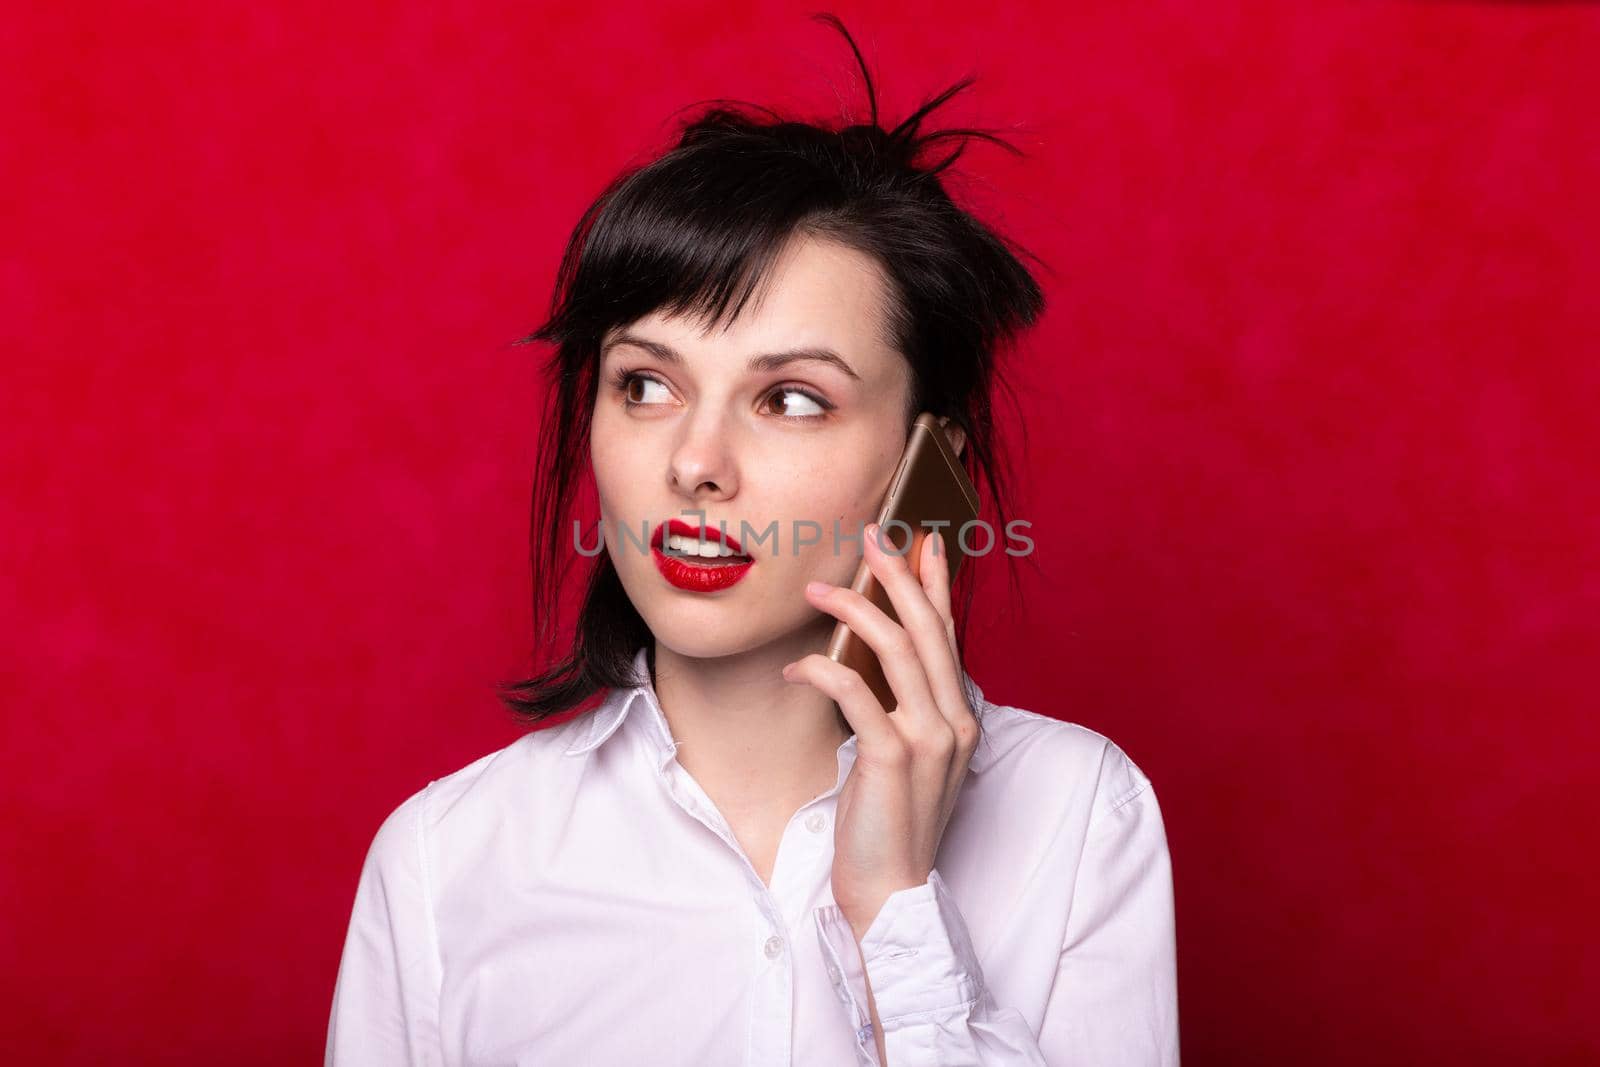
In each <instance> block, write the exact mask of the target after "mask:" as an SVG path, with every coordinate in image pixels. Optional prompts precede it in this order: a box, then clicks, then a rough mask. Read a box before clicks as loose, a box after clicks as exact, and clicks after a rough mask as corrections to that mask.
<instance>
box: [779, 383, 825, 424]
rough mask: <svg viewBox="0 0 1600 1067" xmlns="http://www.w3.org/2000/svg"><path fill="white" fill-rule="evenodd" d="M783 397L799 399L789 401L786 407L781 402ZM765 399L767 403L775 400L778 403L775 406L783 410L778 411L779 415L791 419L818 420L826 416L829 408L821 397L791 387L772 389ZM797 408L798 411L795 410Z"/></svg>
mask: <svg viewBox="0 0 1600 1067" xmlns="http://www.w3.org/2000/svg"><path fill="white" fill-rule="evenodd" d="M784 397H798V398H799V399H798V401H789V402H788V403H787V405H786V404H785V402H784V400H783V398H784ZM767 398H768V401H769V403H770V402H771V401H774V400H776V401H777V402H778V404H777V406H778V407H779V408H784V409H785V410H782V411H780V412H779V414H780V415H783V416H784V417H786V418H791V419H802V420H803V419H820V418H822V417H823V416H824V415H825V414H827V412H828V409H829V407H831V405H830V404H828V402H827V401H825V400H823V399H822V398H821V397H819V396H816V395H814V394H812V393H809V392H807V391H806V390H804V389H800V388H797V387H796V386H792V385H790V386H784V387H782V388H779V389H774V390H773V391H772V392H770V393H768V394H767ZM797 408H798V410H796V409H797ZM808 409H809V410H808Z"/></svg>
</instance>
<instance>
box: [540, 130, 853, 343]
mask: <svg viewBox="0 0 1600 1067" xmlns="http://www.w3.org/2000/svg"><path fill="white" fill-rule="evenodd" d="M746 121H748V120H746ZM843 196H844V190H843V189H842V188H840V187H839V186H838V185H837V184H836V183H832V182H829V181H828V180H827V176H826V174H825V173H824V172H823V171H822V170H821V169H820V168H814V167H812V166H808V165H807V164H806V161H805V159H804V157H803V156H801V155H800V154H799V153H796V152H793V151H789V150H785V149H782V148H773V149H770V150H766V151H762V150H753V146H752V145H750V144H748V143H745V144H741V145H740V146H739V148H738V150H737V151H729V150H726V149H724V148H719V147H718V145H717V144H716V143H715V142H714V141H702V142H700V143H698V144H691V145H688V146H685V147H684V148H681V149H680V150H679V151H677V152H674V153H671V154H670V155H668V156H666V157H664V158H662V159H660V160H657V161H656V162H655V163H652V164H650V165H649V166H646V167H644V168H642V169H640V170H638V171H635V172H633V173H632V174H629V175H626V176H625V177H623V178H622V179H620V180H619V181H618V182H617V183H615V185H614V186H613V187H612V188H611V189H609V190H608V191H607V193H606V194H605V195H603V196H602V197H601V198H600V199H599V201H597V204H596V208H597V210H596V211H595V213H594V218H593V224H592V226H590V227H588V228H587V229H585V230H583V231H581V235H579V234H575V235H574V236H575V237H580V236H581V239H580V240H577V241H575V242H574V244H575V248H574V249H572V250H570V251H569V257H568V258H569V259H573V258H574V256H575V262H571V263H564V264H563V268H564V269H563V275H564V277H563V279H562V280H561V284H560V285H559V286H558V300H557V304H556V306H555V308H554V309H553V312H552V315H551V318H550V321H549V322H548V323H547V324H546V326H545V329H544V330H543V331H541V333H542V336H541V337H540V338H539V339H541V340H548V341H554V342H557V343H566V342H572V341H579V342H585V341H586V342H589V343H593V344H598V342H599V339H600V338H601V337H602V336H604V334H605V332H606V331H607V330H609V329H611V328H612V327H614V326H618V325H624V324H626V323H629V322H633V321H635V320H637V319H639V318H642V317H644V316H645V315H648V314H650V313H652V312H655V311H663V312H667V313H672V314H680V315H690V316H693V317H695V318H698V319H702V320H704V321H705V323H706V325H707V328H708V329H709V328H711V327H715V326H716V325H718V324H719V323H731V322H732V321H733V320H734V319H736V318H738V316H739V314H740V313H741V312H742V311H743V310H744V308H745V306H746V305H747V304H748V303H749V302H750V300H751V299H752V298H753V297H754V296H755V295H756V293H757V291H758V290H759V289H760V288H761V287H762V286H763V285H764V284H765V282H766V280H767V278H768V277H769V276H770V274H771V272H772V268H773V265H774V264H775V263H776V262H777V260H778V258H779V257H780V256H781V255H782V253H783V250H784V249H785V248H786V247H787V246H788V244H789V243H790V241H791V240H792V239H793V238H795V237H797V236H799V235H801V234H802V233H803V232H805V231H806V230H807V229H808V228H809V227H808V226H807V221H808V220H809V219H814V218H815V217H817V216H818V215H821V214H825V213H827V212H828V210H829V209H830V207H837V206H839V205H840V203H841V202H842V200H843Z"/></svg>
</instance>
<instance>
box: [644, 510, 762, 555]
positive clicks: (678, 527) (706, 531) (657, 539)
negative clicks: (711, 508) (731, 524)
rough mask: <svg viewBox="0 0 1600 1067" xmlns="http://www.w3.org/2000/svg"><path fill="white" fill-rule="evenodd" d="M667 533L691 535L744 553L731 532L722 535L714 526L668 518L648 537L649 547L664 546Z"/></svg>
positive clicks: (735, 552) (737, 552)
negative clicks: (696, 524) (697, 524)
mask: <svg viewBox="0 0 1600 1067" xmlns="http://www.w3.org/2000/svg"><path fill="white" fill-rule="evenodd" d="M669 533H670V534H673V535H675V536H677V537H693V538H695V539H696V540H704V541H706V542H707V543H708V544H713V545H727V546H728V548H729V549H730V550H732V552H733V554H734V555H736V556H742V555H744V549H743V548H742V547H740V545H739V539H738V538H737V537H734V536H733V535H732V534H729V535H728V536H726V537H724V536H722V531H721V530H719V529H717V528H716V527H714V526H693V525H690V524H689V523H687V522H684V521H683V520H682V519H668V520H667V521H666V522H664V523H662V524H661V525H659V526H657V527H656V532H655V533H654V534H652V535H651V537H650V544H651V547H653V548H665V547H666V543H667V534H669Z"/></svg>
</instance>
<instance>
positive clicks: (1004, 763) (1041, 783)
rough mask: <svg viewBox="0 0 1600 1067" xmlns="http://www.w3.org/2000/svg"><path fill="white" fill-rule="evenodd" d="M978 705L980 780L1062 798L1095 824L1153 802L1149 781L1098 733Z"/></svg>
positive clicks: (1061, 721) (1025, 711)
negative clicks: (983, 760) (984, 755)
mask: <svg viewBox="0 0 1600 1067" xmlns="http://www.w3.org/2000/svg"><path fill="white" fill-rule="evenodd" d="M981 703H982V705H983V710H982V715H981V718H982V724H983V732H984V736H983V739H982V740H981V741H980V746H987V747H988V749H989V752H988V762H987V764H986V765H985V769H984V770H983V772H981V773H982V776H983V777H984V778H985V779H986V780H995V779H998V780H1000V781H1003V782H1005V783H1007V785H1008V786H1010V785H1015V786H1018V787H1020V788H1021V789H1024V790H1026V791H1028V792H1030V793H1033V794H1034V795H1052V794H1053V795H1061V794H1062V793H1065V794H1066V795H1067V798H1068V799H1070V800H1072V801H1074V802H1075V803H1074V806H1078V805H1081V806H1082V807H1083V809H1084V814H1085V815H1086V816H1091V817H1092V818H1093V819H1095V820H1098V819H1101V818H1105V817H1109V816H1111V815H1112V814H1113V813H1115V812H1116V811H1118V810H1120V809H1122V808H1123V807H1125V806H1126V805H1128V804H1129V803H1131V802H1133V801H1134V800H1136V799H1138V798H1140V797H1144V796H1149V797H1150V798H1152V799H1153V798H1154V789H1153V787H1152V785H1151V782H1150V778H1149V776H1148V775H1146V774H1145V773H1144V771H1143V770H1142V769H1141V768H1140V767H1139V765H1138V764H1137V763H1135V762H1134V760H1133V758H1132V757H1131V756H1129V755H1128V753H1127V752H1126V751H1124V749H1123V748H1122V746H1121V745H1119V744H1118V743H1117V742H1116V741H1114V740H1112V739H1111V738H1110V737H1108V736H1107V735H1105V734H1103V733H1101V732H1100V731H1098V730H1094V729H1092V728H1090V727H1088V726H1084V725H1081V724H1079V723H1076V722H1071V721H1069V720H1066V719H1058V718H1054V717H1052V716H1049V715H1044V714H1041V713H1040V712H1037V711H1032V710H1029V709H1026V708H1018V707H1013V706H1011V705H1007V704H995V703H993V702H992V701H989V700H981ZM1008 791H1009V789H1008Z"/></svg>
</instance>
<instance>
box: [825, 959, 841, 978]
mask: <svg viewBox="0 0 1600 1067" xmlns="http://www.w3.org/2000/svg"><path fill="white" fill-rule="evenodd" d="M841 977H842V975H840V974H839V968H837V967H835V966H834V965H833V964H831V963H830V964H828V978H829V980H831V981H834V982H837V981H838V980H839V979H840V978H841Z"/></svg>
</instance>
